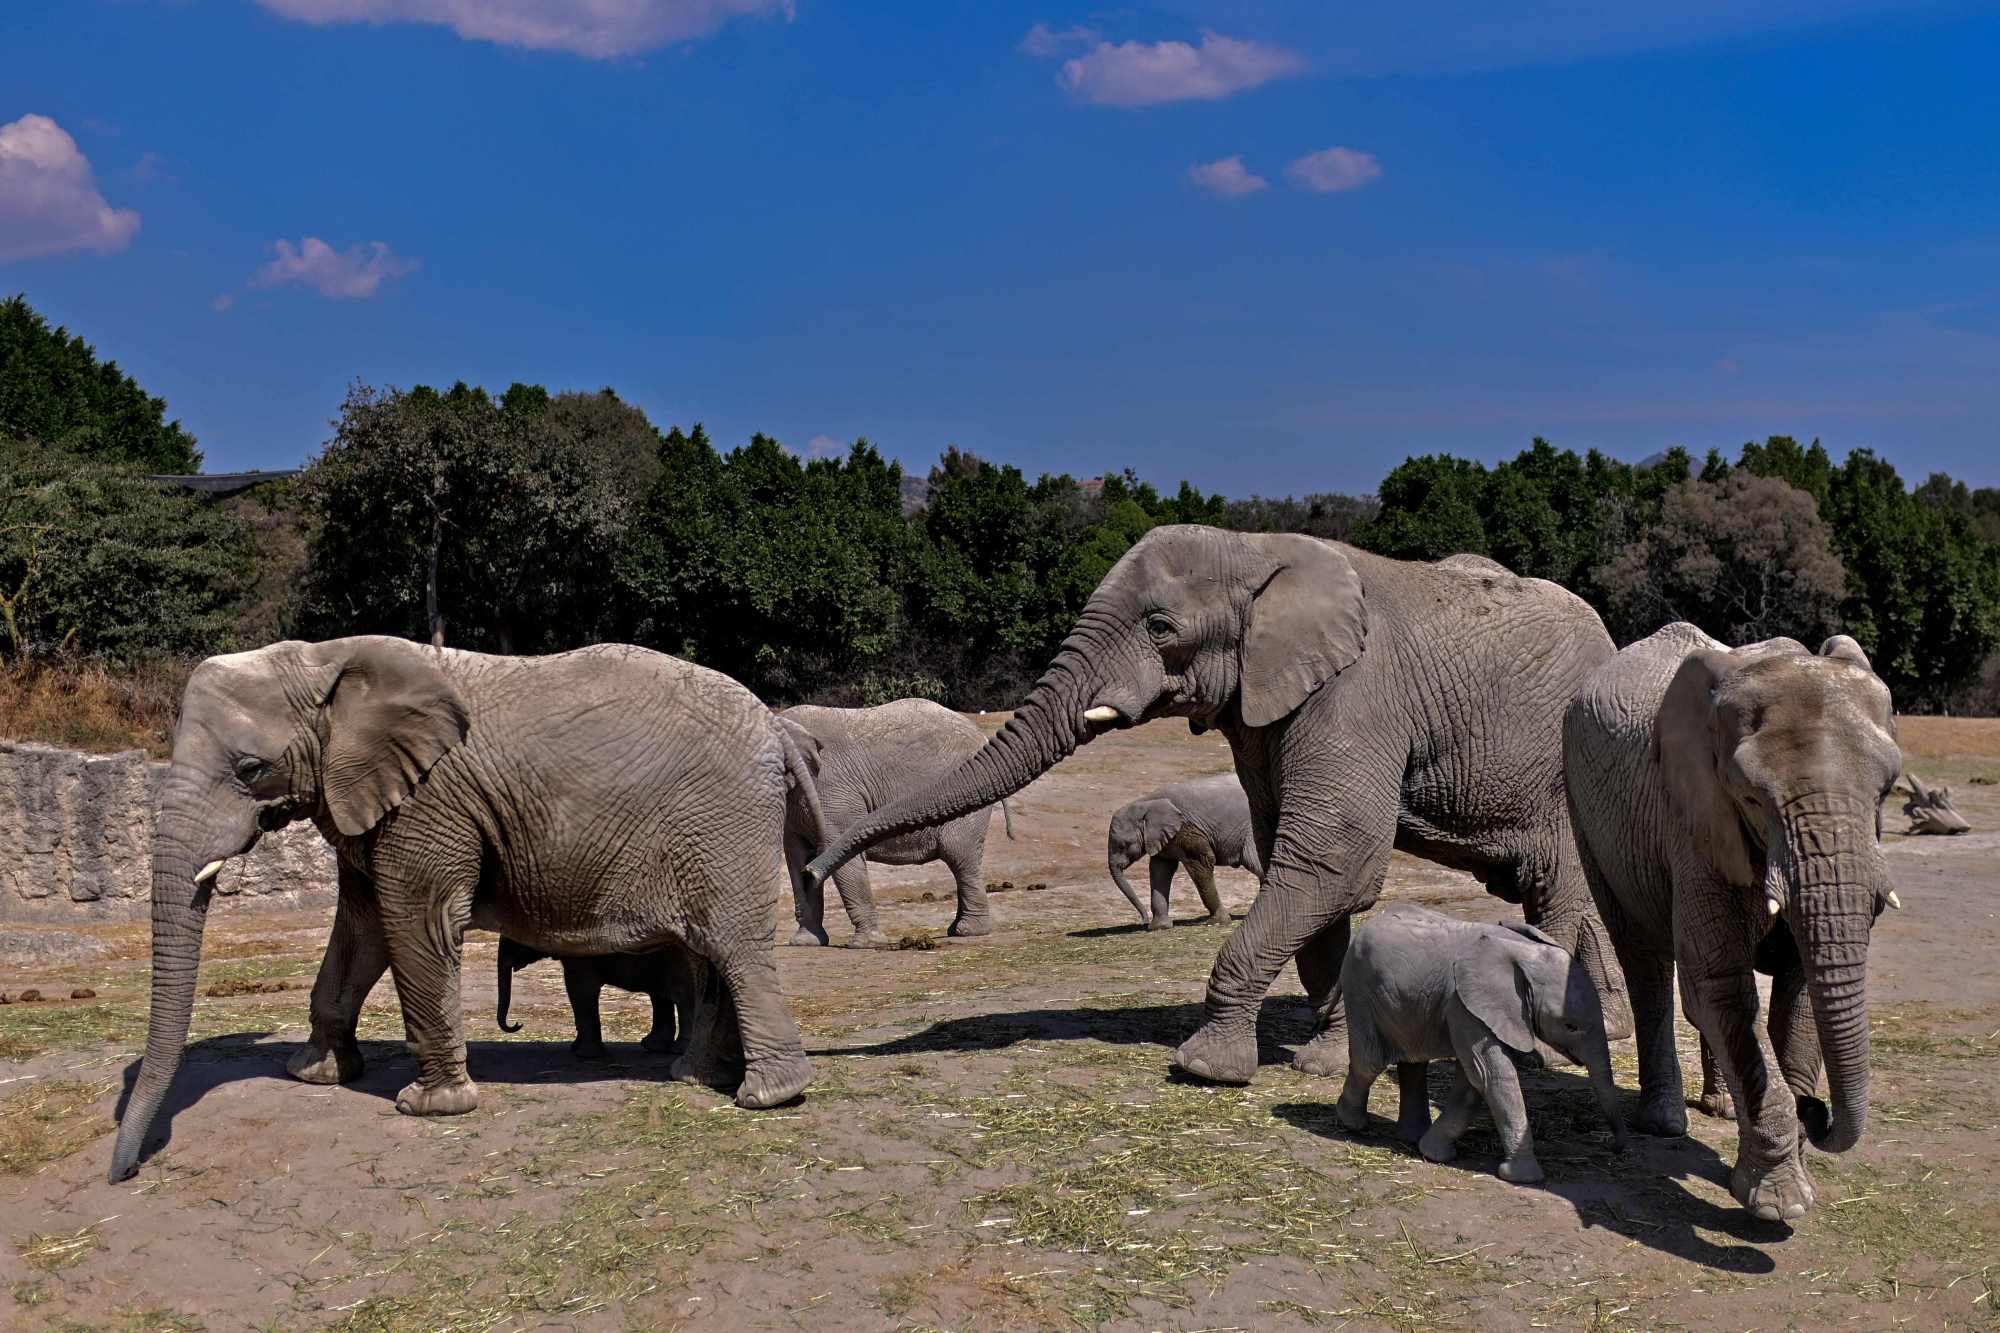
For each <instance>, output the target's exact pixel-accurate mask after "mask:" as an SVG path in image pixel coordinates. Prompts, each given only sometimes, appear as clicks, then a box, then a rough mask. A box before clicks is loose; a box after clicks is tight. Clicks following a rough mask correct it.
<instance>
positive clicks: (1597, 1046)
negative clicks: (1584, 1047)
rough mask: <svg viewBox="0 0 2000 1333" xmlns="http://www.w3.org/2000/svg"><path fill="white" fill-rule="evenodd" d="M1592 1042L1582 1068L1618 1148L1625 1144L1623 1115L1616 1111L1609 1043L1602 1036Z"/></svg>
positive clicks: (1615, 1094) (1614, 1084)
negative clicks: (1587, 1074) (1587, 1075)
mask: <svg viewBox="0 0 2000 1333" xmlns="http://www.w3.org/2000/svg"><path fill="white" fill-rule="evenodd" d="M1602 1031H1603V1029H1602V1027H1601V1025H1600V1027H1599V1034H1600V1035H1599V1036H1598V1037H1597V1040H1596V1041H1595V1042H1593V1043H1592V1046H1591V1050H1590V1058H1589V1059H1587V1060H1585V1061H1584V1068H1585V1069H1586V1070H1587V1071H1588V1072H1589V1074H1590V1090H1591V1092H1593V1093H1595V1094H1596V1096H1597V1109H1598V1110H1599V1111H1600V1112H1601V1113H1602V1114H1603V1116H1604V1120H1605V1123H1606V1124H1608V1125H1610V1126H1611V1139H1612V1142H1614V1143H1616V1144H1617V1145H1618V1146H1619V1147H1620V1148H1623V1147H1624V1146H1625V1117H1624V1116H1622V1115H1620V1114H1619V1111H1618V1085H1617V1084H1616V1083H1615V1082H1614V1081H1613V1080H1612V1077H1611V1043H1610V1042H1609V1041H1608V1040H1607V1039H1606V1038H1605V1037H1604V1036H1603V1035H1601V1034H1602Z"/></svg>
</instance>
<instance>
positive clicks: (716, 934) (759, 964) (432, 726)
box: [111, 637, 812, 1181]
mask: <svg viewBox="0 0 2000 1333" xmlns="http://www.w3.org/2000/svg"><path fill="white" fill-rule="evenodd" d="M810 782H811V775H810V773H809V772H808V771H807V770H806V768H805V766H804V762H803V760H802V759H801V758H800V757H799V755H798V753H797V747H796V746H795V745H794V744H793V743H792V741H791V740H790V738H789V736H787V735H786V734H785V733H784V731H783V730H782V729H781V728H779V727H778V726H777V725H776V724H775V723H774V722H773V721H772V719H771V714H770V713H769V711H768V710H766V709H765V707H764V706H763V704H761V703H760V702H758V700H757V698H756V696H754V695H752V694H751V693H750V692H749V691H748V690H746V689H744V688H743V687H742V686H741V685H739V684H737V683H736V682H735V681H733V680H731V679H729V678H728V677H727V676H724V675H721V674H719V673H717V672H714V671H709V670H707V669H705V668H702V667H698V666H695V665H693V664H692V663H688V662H683V661H680V660H678V659H676V658H672V657H668V656H665V655H664V654H661V653H654V652H647V651H646V650H644V649H640V648H632V647H627V646H624V645H619V644H602V645H598V646H596V647H591V648H583V649H579V650H578V651H576V652H570V653H559V654H556V655H554V656H550V657H494V656H488V655H486V654H483V653H470V652H460V651H455V650H449V649H435V648H428V647H422V646H419V645H417V644H414V643H410V642H408V641H406V640H403V639H393V638H381V637H363V638H351V639H335V640H331V641H329V642H325V643H277V644H272V645H271V646H269V647H267V648H262V649H259V650H257V651H256V652H249V653H237V654H233V655H231V656H227V657H212V658H210V659H208V660H207V661H206V662H203V663H202V664H201V665H200V666H199V667H197V668H196V669H195V671H194V674H193V675H192V676H191V677H190V678H189V680H188V685H187V690H186V692H185V694H184V695H183V696H182V699H181V713H180V722H179V724H178V726H177V727H176V729H175V732H174V754H173V765H172V767H171V769H170V770H169V771H168V773H167V777H166V781H165V785H164V787H163V789H162V792H161V796H160V805H159V814H158V817H157V820H156V822H155V824H154V830H153V983H152V985H153V994H152V1013H151V1019H150V1022H149V1025H148V1028H147V1033H146V1054H145V1062H144V1064H143V1066H142V1067H141V1069H140V1071H139V1078H138V1083H137V1084H136V1086H135V1087H134V1089H133V1092H132V1096H131V1099H130V1102H129V1103H128V1105H127V1107H126V1110H125V1115H124V1119H123V1120H122V1122H121V1123H120V1124H119V1127H118V1140H117V1144H116V1146H115V1147H114V1149H113V1152H112V1162H111V1179H112V1180H114V1181H116V1180H122V1179H124V1178H125V1177H127V1176H129V1175H130V1174H131V1173H132V1172H133V1170H134V1169H135V1168H136V1165H137V1162H138V1158H139V1152H140V1149H141V1147H142V1146H143V1144H144V1142H145V1136H146V1133H147V1130H148V1128H149V1127H150V1126H151V1124H152V1120H153V1116H154V1114H155V1113H156V1112H157V1111H158V1110H159V1107H160V1102H161V1100H162V1098H163V1097H164V1096H165V1094H166V1092H167V1088H168V1086H169V1085H170V1084H171V1082H172V1081H173V1077H174V1073H175V1071H176V1070H177V1068H178V1067H179V1065H180V1061H181V1054H182V1045H183V1043H184V1042H185V1041H186V1038H187V1030H188V1019H189V1014H190V1010H191V1008H192V1005H193V1000H194V984H195V970H196V966H197V963H198V962H199V959H200V953H201V933H202V925H203V922H204V920H205V918H206V915H207V909H208V904H209V897H210V894H211V893H212V892H213V889H214V882H215V876H216V874H217V872H218V871H220V870H221V868H222V866H223V863H224V861H225V860H226V859H227V858H229V857H232V856H239V855H241V854H243V853H244V852H247V851H249V850H250V848H251V847H252V846H254V845H255V844H256V842H257V839H258V837H259V835H260V834H261V833H262V832H265V831H268V830H271V829H275V828H278V827H280V826H282V825H284V824H288V823H291V822H292V821H294V820H298V819H310V820H312V821H313V823H314V824H315V825H316V826H317V827H318V828H319V830H320V832H321V834H322V835H323V836H324V837H325V838H326V840H327V841H328V842H329V843H330V844H332V846H333V848H334V850H335V852H336V853H337V855H338V865H339V888H340V896H339V901H338V904H337V906H336V908H335V912H334V921H333V933H332V938H331V939H330V941H329V942H328V945H327V952H326V958H325V960H324V961H323V962H322V963H321V965H320V971H319V979H318V981H317V983H315V985H314V987H313V993H312V1037H311V1039H310V1041H309V1042H308V1043H307V1045H306V1046H305V1047H304V1048H303V1049H301V1050H300V1051H299V1052H298V1053H297V1054H296V1055H294V1056H293V1057H292V1060H291V1063H290V1069H291V1072H292V1074H293V1075H294V1076H296V1077H298V1078H300V1079H303V1080H305V1081H306V1082H309V1083H336V1082H347V1081H349V1080H351V1079H354V1078H356V1077H358V1076H359V1075H360V1073H361V1069H362V1064H361V1050H360V1047H359V1046H358V1045H357V1044H356V1041H355V1021H356V1019H357V1018H358V1016H359V1014H360V1012H361V1005H362V1002H363V1000H365V999H366V998H367V995H368V992H369V991H370V990H371V989H372V988H373V987H374V985H375V983H376V981H377V980H379V979H380V977H381V975H382V973H383V971H384V970H385V969H386V970H391V971H393V972H394V974H395V980H396V995H397V998H398V1000H399V1001H400V1003H401V1005H402V1009H403V1023H404V1028H405V1031H406V1033H407V1036H408V1039H409V1045H410V1048H411V1049H412V1051H413V1052H414V1054H415V1055H416V1057H417V1062H418V1065H419V1067H420V1069H421V1074H420V1076H419V1077H418V1078H417V1080H416V1081H415V1082H413V1083H411V1084H409V1085H408V1086H407V1087H405V1088H404V1089H403V1090H402V1091H401V1093H399V1094H398V1096H397V1098H396V1106H397V1109H399V1110H401V1111H404V1112H407V1113H410V1114H414V1115H450V1114H456V1113H459V1112H463V1111H469V1110H471V1109H473V1107H475V1106H476V1105H477V1104H478V1101H479V1094H478V1091H477V1089H476V1088H475V1087H474V1085H473V1083H472V1080H471V1079H469V1078H468V1077H467V1076H466V1071H465V1038H464V1032H463V1028H464V1010H463V1006H462V1005H461V1004H460V1001H459V961H460V954H459V946H460V942H461V940H462V938H463V934H464V931H465V929H466V927H467V926H468V925H476V926H479V927H481V928H483V929H487V930H495V931H498V932H500V933H501V934H503V935H506V936H508V937H510V938H512V939H515V940H518V941H520V942H521V943H522V944H524V945H526V946H527V947H529V948H532V949H536V950H539V951H541V952H544V953H552V954H557V955H561V954H595V953H635V952H643V951H646V950H649V949H654V948H658V947H660V946H662V945H665V944H669V943H679V944H681V945H684V946H685V947H686V948H687V949H689V950H690V951H692V953H693V954H695V955H697V956H698V957H699V958H700V959H701V960H702V962H703V965H704V967H705V968H709V969H712V970H713V971H714V972H716V973H719V974H720V982H721V983H722V984H721V985H720V987H717V988H714V989H715V993H716V996H717V999H716V1002H715V1003H712V1004H708V1005H706V1006H705V1007H704V1008H703V1009H702V1011H701V1012H700V1013H698V1014H697V1016H696V1019H697V1021H696V1023H695V1029H696V1030H695V1035H694V1037H693V1039H691V1041H690V1044H689V1050H688V1051H687V1052H685V1053H684V1054H683V1055H682V1056H681V1057H680V1058H679V1060H678V1061H677V1062H676V1064H675V1066H674V1072H675V1074H676V1076H678V1077H702V1076H712V1075H713V1074H714V1073H715V1072H716V1070H717V1068H718V1066H719V1064H727V1063H730V1062H731V1061H730V1060H729V1059H728V1058H727V1057H730V1056H735V1055H737V1054H738V1052H739V1047H740V1059H741V1061H742V1062H743V1064H744V1068H743V1072H742V1081H741V1086H739V1087H738V1088H737V1090H736V1100H737V1102H738V1104H740V1105H743V1106H748V1107H764V1106H772V1105H775V1104H777V1103H779V1102H782V1101H786V1100H788V1099H790V1098H792V1097H794V1096H796V1095H797V1094H798V1093H799V1092H800V1091H801V1090H802V1089H803V1088H804V1087H805V1086H806V1084H807V1083H808V1082H810V1081H811V1078H812V1065H811V1063H810V1062H809V1061H808V1060H807V1058H806V1055H805V1051H804V1049H803V1047H802V1046H801V1044H800V1041H799V1030H798V1028H797V1026H796V1025H795V1024H794V1023H793V1022H792V1019H791V1016H790V1014H788V1013H787V1012H786V1010H785V1003H784V997H783V996H782V995H781V994H780V993H779V990H778V973H777V965H776V961H775V959H774V957H773V955H772V947H771V946H772V920H771V897H770V895H771V894H772V893H774V892H775V891H776V889H777V886H778V883H779V869H778V857H779V845H780V843H781V841H782V836H783V830H784V822H785V809H786V800H787V787H788V785H804V786H806V787H808V788H809V785H810Z"/></svg>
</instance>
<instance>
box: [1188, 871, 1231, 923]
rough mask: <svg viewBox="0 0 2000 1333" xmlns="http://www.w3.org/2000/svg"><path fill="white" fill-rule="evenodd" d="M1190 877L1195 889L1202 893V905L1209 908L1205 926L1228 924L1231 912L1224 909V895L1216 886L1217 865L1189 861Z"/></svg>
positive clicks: (1204, 921) (1203, 921)
mask: <svg viewBox="0 0 2000 1333" xmlns="http://www.w3.org/2000/svg"><path fill="white" fill-rule="evenodd" d="M1187 872H1188V878H1189V879H1191V880H1193V881H1194V891H1195V892H1196V893H1198V894H1200V895H1201V905H1202V906H1203V907H1206V908H1207V909H1208V915H1207V916H1206V917H1205V918H1203V920H1202V924H1203V925H1204V926H1226V925H1228V924H1229V913H1227V912H1225V911H1223V910H1222V895H1221V893H1219V892H1217V891H1216V887H1215V867H1214V866H1212V865H1210V864H1209V863H1208V862H1206V861H1190V862H1188V863H1187Z"/></svg>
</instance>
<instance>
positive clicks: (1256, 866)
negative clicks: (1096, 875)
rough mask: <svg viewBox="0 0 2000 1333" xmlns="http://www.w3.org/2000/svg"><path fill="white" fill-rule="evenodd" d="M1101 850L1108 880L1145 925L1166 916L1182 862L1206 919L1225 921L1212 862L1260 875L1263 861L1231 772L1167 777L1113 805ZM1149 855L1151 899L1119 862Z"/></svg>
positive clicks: (1161, 925) (1157, 924) (1160, 923)
mask: <svg viewBox="0 0 2000 1333" xmlns="http://www.w3.org/2000/svg"><path fill="white" fill-rule="evenodd" d="M1107 841H1108V843H1109V847H1108V851H1107V856H1108V859H1109V864H1110V870H1111V882H1112V883H1114V884H1116V885H1117V886H1118V891H1119V892H1120V893H1122V894H1124V895H1125V900H1126V901H1127V902H1129V903H1131V904H1132V910H1133V911H1135V912H1137V913H1138V914H1139V920H1141V921H1143V922H1145V923H1146V925H1147V926H1148V928H1149V929H1152V930H1164V929H1166V928H1167V927H1168V926H1170V925H1172V924H1173V918H1172V917H1171V916H1170V915H1169V914H1168V911H1167V900H1168V896H1169V895H1170V894H1171V893H1172V892H1173V885H1174V872H1175V871H1177V870H1179V869H1180V868H1181V867H1182V866H1186V867H1187V872H1188V878H1189V879H1192V880H1193V881H1194V887H1195V892H1197V893H1199V894H1200V895H1201V905H1202V906H1203V907H1206V908H1207V909H1208V916H1207V918H1206V919H1205V920H1204V922H1203V924H1205V925H1227V924H1228V922H1229V913H1228V912H1226V911H1224V910H1223V907H1222V896H1221V895H1220V894H1219V893H1217V892H1216V888H1215V868H1216V867H1217V866H1236V867H1238V868H1239V869H1243V870H1247V871H1249V872H1250V873H1251V874H1253V875H1256V876H1258V877H1259V878H1262V876H1263V874H1264V862H1263V860H1262V859H1261V858H1260V857H1259V856H1258V855H1257V838H1256V834H1255V833H1254V832H1253V831H1252V830H1251V826H1250V798H1249V797H1248V796H1247V795H1245V794H1244V791H1243V782H1242V780H1241V779H1240V778H1238V777H1237V776H1236V775H1235V774H1234V773H1218V774H1216V775H1215V776H1214V777H1207V778H1195V779H1193V780H1191V781H1188V782H1175V783H1170V784H1168V785H1167V786H1165V787H1162V788H1160V789H1159V790H1158V791H1156V792H1152V793H1150V794H1149V795H1146V796H1141V797H1140V798H1139V799H1138V800H1136V801H1133V802H1132V803H1131V804H1129V805H1126V806H1124V807H1122V808H1120V809H1119V811H1118V812H1117V813H1116V814H1114V815H1112V816H1111V832H1110V835H1109V838H1108V840H1107ZM1142 856H1144V857H1150V858H1151V860H1149V861H1148V862H1147V869H1148V871H1149V872H1150V873H1151V877H1152V881H1153V884H1152V888H1153V902H1152V914H1151V916H1150V917H1149V916H1148V915H1147V911H1146V905H1145V904H1144V903H1142V902H1140V901H1139V895H1138V892H1137V891H1136V890H1134V889H1133V887H1132V885H1131V884H1130V883H1129V882H1128V881H1127V880H1126V878H1125V869H1126V867H1128V866H1130V865H1131V864H1132V863H1133V862H1135V861H1137V860H1138V859H1139V858H1140V857H1142Z"/></svg>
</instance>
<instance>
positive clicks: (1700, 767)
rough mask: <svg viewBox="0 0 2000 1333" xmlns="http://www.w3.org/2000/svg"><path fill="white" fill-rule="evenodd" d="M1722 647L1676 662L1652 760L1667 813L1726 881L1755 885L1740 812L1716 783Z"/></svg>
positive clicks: (1655, 735)
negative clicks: (1716, 705) (1656, 766)
mask: <svg viewBox="0 0 2000 1333" xmlns="http://www.w3.org/2000/svg"><path fill="white" fill-rule="evenodd" d="M1728 663H1729V654H1728V653H1727V652H1726V651H1720V652H1718V651H1713V650H1711V651H1706V652H1699V653H1695V654H1693V655H1692V656H1690V657H1689V658H1688V659H1687V660H1686V661H1684V662H1682V663H1681V665H1680V670H1678V671H1676V672H1675V673H1674V678H1673V680H1672V681H1671V682H1669V683H1668V685H1667V693H1666V697H1665V698H1664V699H1662V700H1661V702H1660V712H1659V716H1658V717H1656V718H1654V719H1653V762H1654V763H1655V764H1657V765H1658V766H1659V772H1660V780H1661V782H1662V784H1663V785H1664V787H1665V789H1666V797H1667V805H1668V806H1669V807H1670V809H1669V817H1670V818H1672V819H1673V820H1674V821H1675V822H1676V823H1677V825H1678V826H1679V828H1680V830H1681V831H1682V832H1683V833H1684V834H1685V835H1686V836H1687V837H1688V838H1689V839H1691V840H1692V842H1693V845H1694V848H1695V850H1696V852H1697V853H1698V854H1699V855H1700V856H1701V858H1702V859H1703V860H1704V861H1706V862H1707V863H1708V865H1709V866H1710V867H1711V868H1713V869H1714V871H1715V873H1716V874H1717V875H1718V876H1720V877H1721V878H1722V879H1723V880H1725V881H1726V882H1728V883H1730V884H1733V885H1735V886H1736V887H1738V888H1742V889H1748V888H1752V887H1754V886H1755V885H1756V883H1757V875H1756V871H1755V869H1754V867H1753V864H1752V860H1751V855H1750V841H1749V838H1748V836H1747V835H1746V833H1745V831H1744V828H1743V816H1742V814H1741V813H1740V812H1739V811H1738V810H1737V808H1736V802H1735V801H1733V800H1731V799H1730V795H1729V791H1728V789H1727V788H1726V787H1725V786H1724V785H1723V782H1722V771H1721V755H1720V754H1719V753H1718V751H1719V749H1720V746H1721V734H1720V731H1719V727H1720V719H1718V718H1717V716H1716V711H1715V691H1716V687H1717V686H1718V685H1719V684H1720V683H1721V680H1722V675H1723V673H1724V672H1725V671H1727V670H1728Z"/></svg>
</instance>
